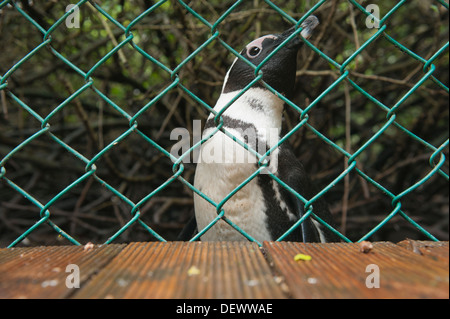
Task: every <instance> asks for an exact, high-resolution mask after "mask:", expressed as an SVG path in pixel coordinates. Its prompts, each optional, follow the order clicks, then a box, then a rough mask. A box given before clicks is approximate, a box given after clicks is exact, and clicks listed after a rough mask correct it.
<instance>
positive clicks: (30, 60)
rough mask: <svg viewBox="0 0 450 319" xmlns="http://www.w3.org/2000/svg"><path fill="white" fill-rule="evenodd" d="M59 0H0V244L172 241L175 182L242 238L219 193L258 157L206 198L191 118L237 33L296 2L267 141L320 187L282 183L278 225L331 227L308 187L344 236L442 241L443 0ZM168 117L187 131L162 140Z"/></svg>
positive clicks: (275, 24) (288, 19)
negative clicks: (278, 111)
mask: <svg viewBox="0 0 450 319" xmlns="http://www.w3.org/2000/svg"><path fill="white" fill-rule="evenodd" d="M70 4H71V3H70V2H65V1H58V2H55V1H48V2H42V3H41V2H35V1H26V0H25V1H13V0H6V1H2V2H0V29H1V43H2V44H3V48H2V53H1V55H0V94H1V104H2V118H1V127H0V142H1V149H0V180H1V192H0V201H1V205H0V209H1V211H0V220H1V222H0V234H1V235H0V246H2V245H8V246H15V245H17V244H19V243H21V242H22V241H24V240H25V242H26V243H27V242H30V241H31V243H37V244H42V243H44V244H54V238H55V237H56V238H57V239H63V240H62V242H63V243H67V241H65V240H64V239H66V240H68V241H69V242H71V243H73V244H81V243H84V242H87V241H93V242H100V243H111V242H120V241H130V240H134V241H136V240H160V241H165V240H174V239H176V234H177V233H179V232H180V230H181V228H182V226H183V224H184V223H185V222H186V220H187V219H188V216H189V215H192V213H193V205H192V196H193V193H197V194H199V195H200V196H202V197H204V198H205V199H206V200H208V201H209V202H210V203H211V205H214V206H215V208H216V210H217V213H218V216H217V218H216V221H217V220H220V219H222V220H225V221H227V222H228V223H229V224H231V225H232V226H233V227H235V228H236V229H237V231H240V232H241V233H242V234H243V235H244V236H245V237H247V238H248V239H249V240H255V239H254V238H252V237H251V236H250V235H249V234H246V233H245V232H244V231H243V230H242V229H240V228H239V225H235V224H233V223H232V222H231V220H229V219H228V218H227V215H226V211H225V210H224V209H223V206H224V205H225V203H226V201H227V200H228V199H229V198H230V197H232V196H233V195H234V194H235V193H237V192H239V190H240V189H241V188H242V187H244V185H245V184H246V183H248V182H250V181H251V180H252V179H253V178H255V177H256V176H258V174H259V173H260V172H261V170H263V169H264V164H263V159H264V157H265V156H259V158H260V163H259V165H260V166H259V169H256V170H255V172H254V174H252V175H251V176H249V177H248V179H247V180H246V181H245V182H244V183H243V184H241V185H240V186H239V187H238V188H236V189H235V190H234V191H233V192H232V193H230V194H229V196H227V197H226V198H224V199H223V200H222V201H221V202H218V203H216V202H214V201H212V200H211V199H209V198H207V196H206V195H204V194H203V193H202V192H201V191H200V190H198V189H196V188H195V187H194V186H193V184H192V180H193V173H194V170H195V165H194V164H192V163H191V161H189V159H192V157H193V153H195V151H196V150H198V148H199V147H200V145H201V143H202V141H204V140H200V139H198V140H195V138H193V135H195V133H196V132H195V131H196V130H197V129H199V125H197V123H196V121H195V120H204V119H205V118H206V117H207V116H208V114H209V113H210V112H211V111H212V107H213V106H214V103H215V101H216V100H217V98H218V95H219V93H220V86H221V85H222V81H223V78H224V76H225V72H226V71H227V68H228V67H229V66H230V62H231V61H232V60H233V59H234V58H235V57H239V53H238V52H239V51H240V50H241V49H242V48H243V47H244V46H245V45H246V44H247V43H248V42H249V41H251V40H253V39H254V38H256V37H258V36H260V35H263V34H268V33H279V32H281V31H283V30H286V29H287V28H289V27H291V26H292V25H296V26H297V27H299V28H300V25H301V23H302V22H303V21H304V20H305V19H306V18H307V17H308V16H310V15H311V14H314V15H316V16H318V17H319V18H320V20H321V25H320V26H319V28H318V31H316V33H315V34H314V36H313V37H312V38H311V39H310V40H304V41H305V43H306V45H305V46H304V47H303V48H302V50H301V53H300V56H299V70H298V71H297V85H296V92H297V93H296V95H295V98H294V99H293V100H292V101H290V100H287V99H285V98H283V99H284V100H285V102H286V104H287V108H286V111H285V116H284V117H285V123H284V125H285V127H286V132H285V133H284V135H283V137H282V138H281V140H280V142H279V144H278V145H280V144H281V143H291V144H292V145H293V147H294V149H295V150H296V151H297V155H298V156H299V158H300V159H301V160H302V161H303V163H304V164H305V167H306V168H307V170H308V171H309V172H310V173H311V174H312V176H313V179H314V180H315V181H316V184H317V186H318V187H319V189H320V192H318V193H317V194H316V195H315V196H314V197H313V198H304V197H303V196H302V194H298V193H296V194H295V195H296V196H297V197H298V198H299V199H300V200H301V201H302V202H303V203H304V205H305V211H306V212H307V213H306V214H305V217H304V218H302V219H301V220H299V222H297V223H296V224H295V225H294V227H293V228H291V229H290V230H289V231H288V232H286V234H285V235H283V236H281V237H280V238H279V240H283V239H284V238H285V237H286V236H288V235H289V233H290V232H291V231H293V230H294V229H295V228H297V227H299V226H300V224H301V223H302V222H303V221H304V220H305V219H306V218H314V219H316V220H317V221H318V222H320V223H323V224H324V225H325V226H326V227H331V226H329V225H327V224H326V223H325V222H324V221H322V220H321V219H320V218H319V217H318V216H316V215H315V214H314V208H313V206H314V202H315V201H316V200H317V199H318V198H321V197H324V198H325V199H326V200H327V202H328V203H329V204H330V207H331V211H332V213H333V215H334V216H335V218H336V220H337V221H338V223H337V224H338V225H339V226H338V227H337V228H336V229H332V230H333V231H334V232H335V233H336V234H338V235H339V236H340V237H341V239H342V240H344V241H362V240H366V239H374V240H381V239H382V240H395V239H401V237H417V238H427V239H431V240H439V239H447V240H448V141H449V140H448V2H447V1H444V0H430V1H405V0H403V1H383V2H382V3H370V2H369V1H363V2H361V1H354V0H348V1H345V0H342V1H327V0H321V1H302V3H301V4H296V3H294V2H292V1H277V2H275V1H269V0H253V1H243V0H241V1H200V0H198V1H190V2H187V1H181V0H178V1H168V0H162V1H153V2H151V3H149V2H148V1H138V0H136V1H108V2H104V3H101V2H96V1H87V0H84V1H83V0H82V1H79V2H78V3H76V5H75V6H74V7H67V6H68V5H70ZM74 4H75V3H74ZM373 4H376V5H377V7H376V8H378V9H379V11H380V12H379V14H380V15H379V17H378V18H377V17H375V16H374V15H376V14H375V11H372V9H371V8H373ZM372 13H373V14H374V15H371V14H372ZM77 19H78V20H77ZM77 22H78V23H79V25H77ZM374 26H375V27H374ZM258 72H259V68H256V69H255V74H258ZM259 79H260V78H257V80H259ZM254 82H256V80H255V81H254ZM248 88H250V86H249V87H248ZM268 89H270V90H272V91H274V90H273V89H272V88H270V87H268ZM274 93H277V92H275V91H274ZM226 109H227V108H225V109H224V110H223V112H221V113H219V114H216V123H217V124H218V127H217V129H216V130H215V132H218V131H219V130H221V131H223V132H224V133H226V134H228V135H229V136H230V137H232V136H231V133H229V132H227V131H226V129H224V128H222V127H221V125H220V119H221V115H222V114H223V113H224V112H226ZM177 128H178V129H179V128H186V129H187V130H186V132H188V133H189V134H188V136H189V140H190V144H189V146H188V147H186V148H183V151H184V153H182V154H178V155H179V156H178V157H177V156H174V155H172V154H171V152H170V149H171V146H173V144H174V143H175V142H176V141H175V140H174V139H173V138H172V136H171V132H173V130H174V129H177ZM237 142H238V143H241V144H242V145H243V146H247V145H245V143H244V142H242V141H237ZM269 152H270V151H269ZM266 155H267V154H266ZM269 175H270V178H272V179H273V180H275V181H276V182H277V183H279V184H280V185H281V186H282V187H285V188H287V189H288V190H289V191H291V192H294V193H295V191H294V190H293V189H291V188H289V186H288V185H286V184H284V183H283V181H281V180H280V179H279V178H278V177H277V176H276V175H275V174H269ZM212 225H213V224H210V227H211V226H212ZM208 229H209V227H207V228H205V229H199V234H198V235H196V236H195V237H193V238H192V240H197V239H198V238H199V237H200V236H201V235H202V234H203V233H205V232H207V231H208ZM55 235H56V236H55ZM259 244H261V243H259Z"/></svg>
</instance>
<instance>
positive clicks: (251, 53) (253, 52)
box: [248, 47, 261, 58]
mask: <svg viewBox="0 0 450 319" xmlns="http://www.w3.org/2000/svg"><path fill="white" fill-rule="evenodd" d="M260 53H261V48H260V47H251V48H250V49H249V50H248V55H249V56H250V57H251V58H256V57H257V56H258V55H259V54H260Z"/></svg>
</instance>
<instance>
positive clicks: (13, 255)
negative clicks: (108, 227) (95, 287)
mask: <svg viewBox="0 0 450 319" xmlns="http://www.w3.org/2000/svg"><path fill="white" fill-rule="evenodd" d="M122 248H124V245H105V246H93V247H92V248H90V249H85V248H84V247H78V246H59V247H32V248H10V249H2V250H0V298H66V297H68V296H70V295H71V294H72V293H73V292H74V291H75V290H76V288H67V286H66V279H67V276H68V275H70V274H71V273H72V271H71V272H66V267H67V266H68V265H69V264H75V265H77V266H78V268H79V275H80V276H79V277H80V285H81V286H82V285H83V284H84V283H85V282H86V281H87V280H88V279H89V278H90V277H91V276H92V275H93V274H94V273H96V272H98V271H99V270H100V269H102V268H103V267H104V265H105V264H107V263H108V262H109V260H111V259H112V258H113V257H114V256H115V255H116V254H117V253H119V252H120V250H122Z"/></svg>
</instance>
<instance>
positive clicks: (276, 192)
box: [194, 16, 336, 242]
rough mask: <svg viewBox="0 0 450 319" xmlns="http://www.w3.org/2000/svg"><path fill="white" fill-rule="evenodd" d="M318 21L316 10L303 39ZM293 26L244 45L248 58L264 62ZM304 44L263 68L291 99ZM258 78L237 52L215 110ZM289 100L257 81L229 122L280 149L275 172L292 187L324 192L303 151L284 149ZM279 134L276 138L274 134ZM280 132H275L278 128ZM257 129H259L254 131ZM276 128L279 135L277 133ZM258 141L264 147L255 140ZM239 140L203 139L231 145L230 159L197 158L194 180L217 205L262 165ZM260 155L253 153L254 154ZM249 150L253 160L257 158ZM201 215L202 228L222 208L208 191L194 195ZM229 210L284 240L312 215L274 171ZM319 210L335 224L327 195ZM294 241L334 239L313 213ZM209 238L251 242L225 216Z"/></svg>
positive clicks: (249, 228)
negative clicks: (245, 158) (301, 157)
mask: <svg viewBox="0 0 450 319" xmlns="http://www.w3.org/2000/svg"><path fill="white" fill-rule="evenodd" d="M317 25H318V19H317V18H316V17H314V16H310V17H309V18H308V19H306V20H305V22H304V23H303V24H302V28H303V30H302V31H301V34H302V36H303V37H309V36H310V35H311V33H312V30H313V29H314V28H315V27H316V26H317ZM294 31H295V28H291V29H289V30H287V31H286V32H284V33H282V34H277V35H267V36H264V37H261V38H259V39H256V40H254V41H252V42H251V43H250V44H249V45H247V46H246V47H245V49H243V50H242V51H241V55H242V57H243V58H245V59H248V60H249V61H250V62H252V63H253V64H254V65H255V66H259V65H260V63H261V62H262V61H264V60H265V59H266V57H267V56H268V55H269V54H271V53H272V52H273V51H274V50H275V49H277V48H278V46H279V45H280V44H281V43H283V42H284V41H285V40H286V39H287V38H288V37H289V36H291V35H292V34H293V32H294ZM301 44H302V41H301V40H300V37H294V38H293V39H292V40H291V41H290V42H289V43H287V44H286V45H285V46H283V47H282V48H279V50H278V51H277V52H276V53H275V54H274V55H273V56H272V57H271V58H270V59H269V60H268V61H267V62H266V63H265V64H264V65H262V66H261V71H262V73H263V76H262V80H263V81H264V82H265V83H267V84H268V85H270V86H271V87H272V88H274V89H275V90H277V91H278V92H279V93H280V94H282V95H284V96H285V97H287V98H291V97H292V95H293V92H294V84H295V78H296V68H297V53H298V50H299V48H300V46H301ZM254 79H255V74H254V69H253V68H252V67H250V66H249V65H248V64H247V63H245V62H244V61H242V60H241V59H240V58H236V59H235V61H234V62H233V64H232V66H231V68H230V70H229V71H228V72H227V76H226V78H225V82H224V84H223V88H222V94H221V95H220V97H219V100H218V101H217V104H216V106H215V107H214V110H215V111H216V112H220V111H221V110H223V108H224V107H225V106H227V105H229V103H230V101H232V100H234V98H235V97H236V95H237V94H242V90H243V89H244V88H245V87H246V86H247V85H248V84H249V83H250V82H251V81H253V80H254ZM283 109H284V102H283V101H282V100H281V99H280V98H278V97H277V96H275V95H274V94H273V93H272V92H270V91H269V90H267V89H266V87H265V85H264V83H262V82H261V83H256V84H255V85H254V86H253V87H251V88H250V89H248V90H247V91H246V92H244V93H243V94H242V95H241V96H240V97H239V98H238V99H237V100H235V101H234V102H233V103H232V104H231V105H229V107H228V108H227V109H226V110H225V111H224V113H223V115H222V118H223V127H224V129H226V130H227V132H231V133H232V134H235V136H236V138H237V139H240V140H242V141H244V142H246V143H250V144H249V145H250V146H251V147H252V148H254V147H255V146H259V145H258V143H260V142H263V144H264V145H265V146H264V147H263V148H264V149H265V151H261V150H259V153H260V154H264V153H265V152H267V150H268V149H270V148H274V149H275V150H274V151H273V152H272V154H271V158H270V164H269V167H270V171H271V172H272V173H273V174H275V175H276V176H277V178H279V179H280V180H281V181H283V182H284V183H286V184H287V185H288V186H290V187H291V188H292V189H293V190H294V191H295V192H297V193H298V194H300V195H301V196H303V198H306V199H309V198H312V197H314V195H315V194H317V192H316V190H315V189H314V186H313V185H312V183H311V181H310V180H309V178H308V176H307V174H306V172H305V170H304V168H303V166H302V164H301V163H300V162H299V161H298V160H297V158H296V157H295V155H294V153H293V151H292V149H291V148H290V146H289V145H288V144H287V142H285V143H283V144H282V145H280V146H279V147H276V146H277V145H278V141H279V138H280V134H281V126H282V116H283ZM214 127H216V125H215V123H214V115H212V114H211V115H210V117H209V118H208V120H207V122H206V125H205V128H204V133H211V131H210V130H211V129H212V128H214ZM269 131H270V132H271V135H272V136H269V134H268V133H267V132H269ZM273 132H275V133H273ZM252 134H253V135H252ZM273 134H275V135H276V139H275V140H274V139H273ZM255 141H257V142H256V145H251V144H254V143H255ZM233 143H236V142H234V141H233V139H231V138H229V137H228V136H225V135H224V133H223V132H222V131H218V132H216V133H215V134H214V135H213V136H211V138H209V139H208V140H207V141H205V142H204V143H203V144H202V150H203V149H204V148H205V149H208V150H210V149H211V148H212V147H217V149H219V150H224V159H225V160H224V161H223V162H220V163H219V162H215V161H211V159H212V157H211V156H213V155H212V152H210V151H207V152H204V153H205V154H203V152H202V156H206V158H204V159H205V161H200V162H199V163H198V164H197V169H196V173H195V180H194V186H195V187H196V188H198V189H201V190H202V192H203V193H204V194H205V195H206V196H208V197H209V198H210V199H211V200H213V201H214V202H216V203H219V202H222V201H223V199H224V198H225V197H227V196H228V195H229V194H230V193H231V192H233V191H235V190H236V189H237V188H238V187H241V184H242V183H243V182H244V181H245V180H247V179H248V177H249V176H251V175H252V174H254V172H255V171H256V170H257V169H258V167H257V165H255V162H239V161H237V160H236V159H237V158H238V156H237V153H236V146H235V144H233ZM251 156H253V155H251ZM251 156H250V155H249V158H250V157H251ZM194 206H195V220H196V222H197V226H198V229H203V228H204V227H206V226H207V225H208V224H209V223H210V222H211V221H212V220H213V219H214V218H215V217H216V216H217V213H216V207H214V206H213V205H211V204H210V203H209V202H207V201H206V200H205V199H203V198H202V197H200V196H198V195H197V194H194ZM223 209H224V211H225V216H226V217H227V218H229V219H230V220H231V221H233V222H234V223H235V224H237V225H238V226H239V227H240V228H241V229H242V230H244V231H245V232H247V233H248V234H249V235H250V236H252V237H253V238H254V239H255V240H257V241H259V242H262V241H265V240H269V241H270V240H277V239H278V238H279V237H280V236H282V235H283V234H284V233H285V232H286V231H287V230H288V229H290V228H291V226H292V225H293V224H294V223H295V222H297V221H298V220H299V219H300V218H302V216H303V215H304V213H305V212H304V203H303V202H302V201H301V200H299V198H297V196H296V194H293V193H291V192H290V191H288V190H287V189H285V188H284V187H282V186H281V185H280V184H279V183H277V182H276V181H275V180H274V179H273V178H272V177H271V176H270V175H267V174H262V173H260V174H259V175H257V176H256V177H255V178H254V179H252V180H251V181H250V182H248V183H247V184H246V185H245V186H244V187H242V188H240V189H239V190H238V191H237V192H236V193H235V194H234V195H233V196H232V197H230V198H229V199H228V200H227V201H226V202H225V204H224V205H223ZM313 212H314V213H315V214H316V215H317V216H319V217H320V218H321V219H323V220H324V221H326V222H327V223H329V224H331V225H332V226H333V221H332V218H331V215H330V213H329V211H328V208H327V205H326V203H325V202H324V200H323V199H321V198H319V199H318V200H316V201H315V202H314V205H313ZM286 239H287V240H293V241H305V242H306V241H316V242H318V241H321V242H324V241H334V240H336V238H335V237H334V235H333V233H332V232H330V231H328V230H327V229H326V228H325V227H323V226H322V225H321V224H320V223H318V222H317V221H315V220H313V219H312V218H310V217H309V218H307V219H305V221H304V222H303V223H302V224H301V225H300V227H298V228H297V229H296V230H294V231H293V232H292V233H291V234H290V235H289V236H287V238H286ZM201 240H209V241H223V240H227V241H232V240H233V241H235V240H247V239H246V238H245V237H244V236H243V235H242V234H240V233H239V232H238V231H237V230H235V229H234V228H232V227H231V226H230V225H229V224H227V223H226V222H224V221H223V220H219V221H218V222H217V223H216V224H215V225H214V226H213V227H211V228H210V229H209V230H208V231H207V232H206V233H205V234H203V235H202V237H201Z"/></svg>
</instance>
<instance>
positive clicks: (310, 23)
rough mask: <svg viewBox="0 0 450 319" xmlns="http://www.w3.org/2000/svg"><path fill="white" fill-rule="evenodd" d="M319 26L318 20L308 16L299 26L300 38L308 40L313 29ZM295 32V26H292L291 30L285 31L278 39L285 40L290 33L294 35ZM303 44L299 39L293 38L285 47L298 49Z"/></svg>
mask: <svg viewBox="0 0 450 319" xmlns="http://www.w3.org/2000/svg"><path fill="white" fill-rule="evenodd" d="M318 25H319V19H318V18H317V17H316V16H313V15H311V16H309V17H308V18H307V19H306V20H305V21H303V23H302V24H301V26H300V27H301V28H302V31H301V32H300V34H301V37H303V38H305V39H309V38H310V37H311V35H312V33H313V31H314V29H315V28H316V27H317V26H318ZM296 30H297V28H296V26H293V27H292V28H290V29H288V30H286V31H285V32H283V33H282V34H280V35H279V38H280V39H282V40H283V41H284V40H285V39H287V38H288V37H289V36H290V35H292V33H294V32H295V31H296ZM302 44H303V42H302V41H301V40H300V37H295V38H294V39H292V40H291V41H290V42H289V43H288V45H287V47H288V48H289V49H296V50H298V49H300V46H301V45H302Z"/></svg>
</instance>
